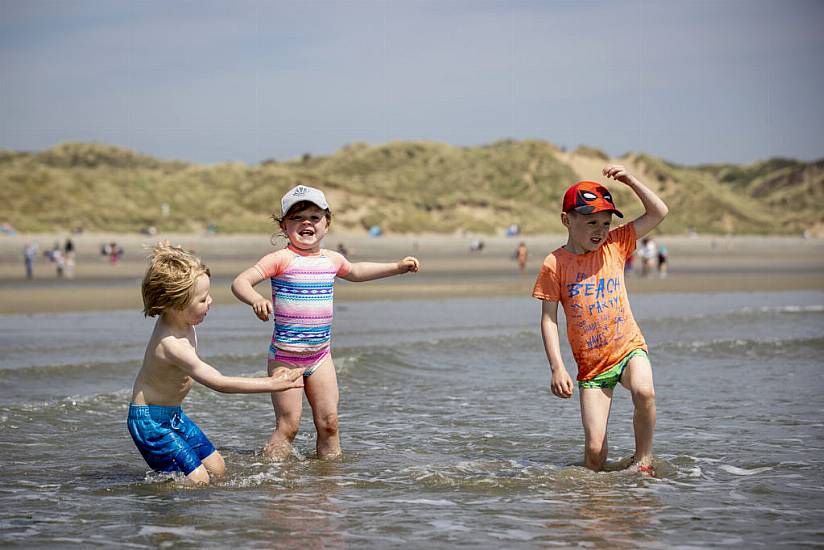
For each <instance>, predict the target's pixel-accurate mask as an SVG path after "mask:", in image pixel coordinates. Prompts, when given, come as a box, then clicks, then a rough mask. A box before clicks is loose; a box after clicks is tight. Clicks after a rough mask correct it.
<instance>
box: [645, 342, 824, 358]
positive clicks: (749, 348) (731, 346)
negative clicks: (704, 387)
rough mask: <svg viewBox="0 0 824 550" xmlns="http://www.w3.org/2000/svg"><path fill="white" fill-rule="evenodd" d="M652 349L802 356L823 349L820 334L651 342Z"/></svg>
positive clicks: (752, 355) (746, 354)
mask: <svg viewBox="0 0 824 550" xmlns="http://www.w3.org/2000/svg"><path fill="white" fill-rule="evenodd" d="M655 350H656V351H658V350H661V351H667V352H673V353H683V352H687V353H700V354H704V355H713V356H717V355H722V356H723V355H736V356H741V355H744V356H748V357H761V358H763V357H769V356H776V355H778V356H781V357H804V358H808V357H810V356H816V355H817V354H820V353H822V352H824V337H815V338H789V339H749V338H733V339H713V340H692V341H684V340H681V341H670V342H662V343H659V344H656V345H655Z"/></svg>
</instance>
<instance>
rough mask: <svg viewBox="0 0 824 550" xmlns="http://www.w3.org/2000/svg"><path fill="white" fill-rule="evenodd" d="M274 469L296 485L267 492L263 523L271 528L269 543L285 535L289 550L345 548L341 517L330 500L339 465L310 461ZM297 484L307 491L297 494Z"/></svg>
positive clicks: (335, 486)
mask: <svg viewBox="0 0 824 550" xmlns="http://www.w3.org/2000/svg"><path fill="white" fill-rule="evenodd" d="M277 466H278V467H279V468H281V472H280V473H281V475H282V476H283V477H284V478H285V479H290V480H292V481H293V482H294V483H295V484H296V485H295V486H294V487H281V486H278V487H273V488H272V489H271V493H270V496H271V498H270V501H269V503H268V508H267V509H266V510H265V512H264V518H263V520H264V522H265V523H267V524H268V525H269V526H270V527H271V529H270V533H271V535H272V538H271V541H272V543H277V542H278V540H279V539H282V538H283V536H284V535H288V541H289V545H290V546H292V545H296V546H299V547H300V548H305V549H307V550H315V549H318V550H319V549H332V550H337V549H343V548H346V547H347V545H346V541H345V540H344V531H345V529H346V525H345V523H344V521H343V519H342V518H343V515H344V514H343V512H342V511H341V509H340V508H339V507H338V506H337V505H336V504H335V502H334V498H333V497H332V495H334V494H335V493H337V492H338V490H339V488H340V487H339V484H338V483H337V481H336V480H337V479H339V478H340V476H341V474H342V471H343V469H342V464H341V462H340V461H339V460H335V461H320V460H317V459H310V460H307V461H302V462H300V463H295V462H291V461H287V462H284V463H281V464H278V465H277ZM301 483H306V484H311V487H306V490H301V489H300V484H301Z"/></svg>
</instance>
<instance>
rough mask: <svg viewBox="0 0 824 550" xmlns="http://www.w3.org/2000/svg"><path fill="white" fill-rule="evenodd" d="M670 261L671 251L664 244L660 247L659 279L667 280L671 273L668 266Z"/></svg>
mask: <svg viewBox="0 0 824 550" xmlns="http://www.w3.org/2000/svg"><path fill="white" fill-rule="evenodd" d="M668 260H669V251H668V250H667V247H666V246H664V245H663V244H661V245H658V277H660V278H661V279H664V278H666V276H667V271H669V267H668V266H667V262H668Z"/></svg>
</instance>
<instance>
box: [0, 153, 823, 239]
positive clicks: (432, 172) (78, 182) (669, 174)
mask: <svg viewBox="0 0 824 550" xmlns="http://www.w3.org/2000/svg"><path fill="white" fill-rule="evenodd" d="M574 155H577V156H578V158H581V157H583V158H584V159H585V160H586V158H590V159H591V160H593V161H597V162H604V163H606V162H608V157H607V155H606V154H605V153H603V152H602V151H599V150H597V149H593V148H589V147H583V146H582V147H579V148H578V149H576V151H575V152H574ZM567 158H568V157H567V156H566V155H565V154H564V153H562V152H560V151H559V150H558V149H557V148H556V147H555V146H553V145H552V144H550V143H547V142H542V141H512V140H506V141H500V142H497V143H494V144H491V145H486V146H481V147H467V148H464V147H452V146H450V145H446V144H440V143H432V142H396V143H388V144H384V145H377V146H370V145H367V144H362V143H356V144H352V145H348V146H346V147H344V148H343V149H341V150H340V151H338V152H337V153H335V154H333V155H330V156H325V157H318V156H311V155H308V154H307V155H304V156H303V158H301V159H299V160H294V161H289V162H275V161H272V160H267V161H264V162H262V163H260V164H257V165H252V166H248V165H245V164H238V163H227V164H217V165H211V166H199V165H193V164H189V163H186V162H180V161H163V160H159V159H156V158H153V157H149V156H146V155H142V154H139V153H136V152H133V151H129V150H127V149H122V148H118V147H112V146H108V145H96V144H81V143H65V144H62V145H59V146H57V147H54V148H52V149H49V150H47V151H43V152H39V153H26V152H14V151H0V222H8V223H10V224H12V225H13V226H14V227H15V228H17V230H19V231H26V232H46V231H66V230H69V229H71V228H74V227H83V228H84V229H86V230H92V231H122V232H134V231H139V230H142V229H144V228H146V227H148V226H154V227H156V228H157V229H158V230H160V231H180V232H187V231H203V230H205V229H206V227H207V226H208V225H209V224H214V225H216V226H217V227H218V228H219V230H220V231H221V232H264V233H266V232H271V231H272V225H271V220H270V216H271V215H272V214H273V213H274V212H275V210H276V209H277V208H278V205H279V200H280V197H281V196H282V195H283V193H285V192H286V191H287V190H288V189H289V188H290V187H292V186H293V185H295V184H297V183H299V182H300V183H305V184H307V185H313V186H317V187H320V188H321V189H323V190H324V191H325V192H326V193H327V196H328V197H329V200H330V203H331V204H332V207H333V213H334V222H333V223H335V224H337V225H338V226H339V227H343V228H345V229H360V228H368V227H370V226H371V225H375V224H377V225H380V226H382V227H383V229H384V230H385V231H389V232H398V233H404V232H435V233H453V232H456V231H472V232H478V233H493V232H499V231H500V230H501V229H502V228H504V227H506V226H508V225H510V224H512V223H518V224H519V225H520V226H521V227H522V229H523V230H524V231H525V232H527V233H538V232H559V231H562V226H561V224H560V221H559V215H558V211H559V207H560V201H561V195H562V193H563V191H564V190H565V189H566V187H567V186H569V185H570V184H571V183H573V182H575V181H577V180H578V179H583V178H592V177H594V176H597V175H599V174H576V173H575V171H574V169H573V167H572V165H571V164H569V163H568V162H567V160H565V159H567ZM620 162H622V163H624V164H627V165H628V166H629V167H630V168H631V169H632V170H633V171H635V172H636V173H637V174H638V175H639V176H641V177H642V178H643V179H644V180H645V181H647V183H648V184H649V185H650V186H651V187H653V188H654V189H656V190H657V191H658V192H659V193H660V194H661V195H662V197H663V198H664V199H665V200H666V201H667V203H668V204H669V206H670V216H669V217H668V218H667V220H666V221H665V223H664V225H663V226H662V228H661V230H662V231H663V232H667V233H680V232H684V231H686V230H688V229H694V230H697V231H699V232H702V233H728V232H734V233H797V232H800V231H802V230H805V229H811V230H813V231H815V232H820V230H821V228H824V209H821V208H820V206H819V205H820V204H821V203H822V199H824V160H822V161H817V162H813V163H803V162H798V161H793V160H787V159H773V160H769V161H765V162H761V163H756V164H753V165H747V166H735V165H705V166H696V167H684V166H678V165H675V164H672V163H668V162H666V161H663V160H661V159H657V158H655V157H651V156H649V155H643V154H629V155H626V156H625V157H623V158H622V159H620ZM610 188H611V189H612V190H613V192H614V194H615V196H616V201H617V203H618V205H619V207H621V208H622V209H623V210H624V211H625V214H626V215H627V217H628V218H630V219H631V218H632V217H633V216H635V215H638V214H639V213H640V204H638V201H637V199H634V198H633V196H632V193H631V192H629V191H628V190H626V189H624V188H622V186H619V185H617V184H616V185H611V186H610Z"/></svg>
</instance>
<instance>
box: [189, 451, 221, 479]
mask: <svg viewBox="0 0 824 550" xmlns="http://www.w3.org/2000/svg"><path fill="white" fill-rule="evenodd" d="M202 462H203V466H205V467H206V470H207V471H208V472H209V475H211V476H215V477H223V475H224V474H225V473H226V462H224V461H223V457H222V456H221V455H220V453H219V452H217V451H215V452H213V453H212V454H210V455H209V456H207V457H206V458H204V459H203V461H202ZM190 475H191V474H190Z"/></svg>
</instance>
